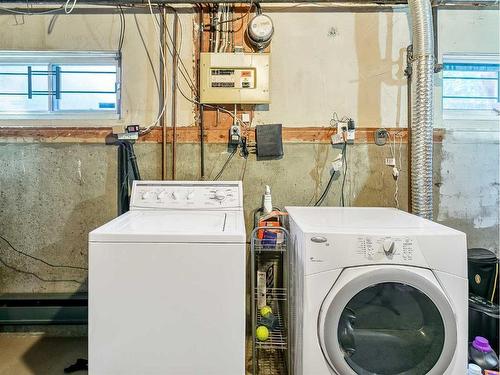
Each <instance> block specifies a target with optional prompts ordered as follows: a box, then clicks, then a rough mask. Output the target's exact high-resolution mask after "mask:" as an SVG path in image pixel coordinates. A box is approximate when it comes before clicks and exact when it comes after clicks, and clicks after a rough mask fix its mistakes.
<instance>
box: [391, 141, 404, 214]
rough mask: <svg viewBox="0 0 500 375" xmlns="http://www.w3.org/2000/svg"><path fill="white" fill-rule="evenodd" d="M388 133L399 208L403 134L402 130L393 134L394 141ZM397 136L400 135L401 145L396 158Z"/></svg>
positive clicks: (396, 199) (395, 200)
mask: <svg viewBox="0 0 500 375" xmlns="http://www.w3.org/2000/svg"><path fill="white" fill-rule="evenodd" d="M387 134H388V137H389V149H390V150H391V157H392V158H393V159H394V167H393V177H394V181H395V187H394V195H393V197H394V202H395V204H396V208H399V174H400V173H401V171H402V168H403V165H402V152H401V148H402V143H403V136H402V135H401V134H400V132H397V133H395V134H394V135H393V138H392V143H391V139H390V134H389V133H387ZM396 137H399V146H398V153H399V155H398V157H397V158H396Z"/></svg>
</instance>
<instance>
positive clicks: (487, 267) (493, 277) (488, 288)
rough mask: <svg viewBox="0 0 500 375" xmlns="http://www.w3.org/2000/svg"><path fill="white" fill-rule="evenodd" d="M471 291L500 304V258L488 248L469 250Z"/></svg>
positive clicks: (468, 261) (468, 262)
mask: <svg viewBox="0 0 500 375" xmlns="http://www.w3.org/2000/svg"><path fill="white" fill-rule="evenodd" d="M467 264H468V272H469V293H470V294H474V295H476V296H479V297H483V298H486V299H487V300H488V301H490V302H493V303H497V304H498V258H497V257H496V255H495V254H494V253H493V252H492V251H490V250H487V249H480V248H476V249H469V250H468V251H467Z"/></svg>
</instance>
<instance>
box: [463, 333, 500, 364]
mask: <svg viewBox="0 0 500 375" xmlns="http://www.w3.org/2000/svg"><path fill="white" fill-rule="evenodd" d="M469 360H470V361H471V362H473V363H475V364H476V365H478V366H479V367H481V368H482V369H483V370H495V369H497V368H498V356H497V355H496V353H495V352H494V351H493V349H492V348H491V346H490V343H489V342H488V339H486V338H484V337H481V336H476V337H475V338H474V341H472V343H471V344H470V346H469Z"/></svg>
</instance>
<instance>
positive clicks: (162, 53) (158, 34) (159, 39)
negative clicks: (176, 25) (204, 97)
mask: <svg viewBox="0 0 500 375" xmlns="http://www.w3.org/2000/svg"><path fill="white" fill-rule="evenodd" d="M148 8H149V13H150V14H151V19H152V20H153V25H154V28H155V32H156V36H157V37H158V46H159V47H160V59H161V63H162V65H163V77H164V79H165V81H166V78H167V59H166V57H165V52H164V50H163V46H162V40H161V33H160V25H159V22H158V20H157V19H156V16H155V15H154V12H153V6H152V5H151V0H148ZM166 107H167V96H166V95H165V97H164V98H163V107H162V108H161V111H160V113H159V114H158V116H157V117H156V120H154V121H153V122H152V123H151V124H150V125H149V126H147V127H146V128H145V129H143V130H142V132H141V133H143V134H144V133H147V132H149V131H150V130H151V129H152V128H154V127H156V125H157V124H158V122H159V121H160V119H161V117H162V116H163V114H164V113H165V108H166Z"/></svg>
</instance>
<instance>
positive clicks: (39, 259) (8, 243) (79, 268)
mask: <svg viewBox="0 0 500 375" xmlns="http://www.w3.org/2000/svg"><path fill="white" fill-rule="evenodd" d="M0 238H1V239H2V240H3V241H5V242H6V243H7V245H9V247H10V248H11V249H12V250H14V251H15V252H16V253H19V254H21V255H24V256H25V257H28V258H31V259H33V260H37V261H39V262H42V263H43V264H46V265H47V266H50V267H53V268H71V269H75V270H85V271H86V270H87V268H86V267H79V266H66V265H60V264H52V263H50V262H47V261H46V260H44V259H41V258H37V257H36V256H34V255H31V254H28V253H25V252H24V251H21V250H18V249H16V248H15V247H14V246H13V245H12V244H11V243H10V241H9V240H8V239H7V238H5V237H4V236H2V235H0Z"/></svg>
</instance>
